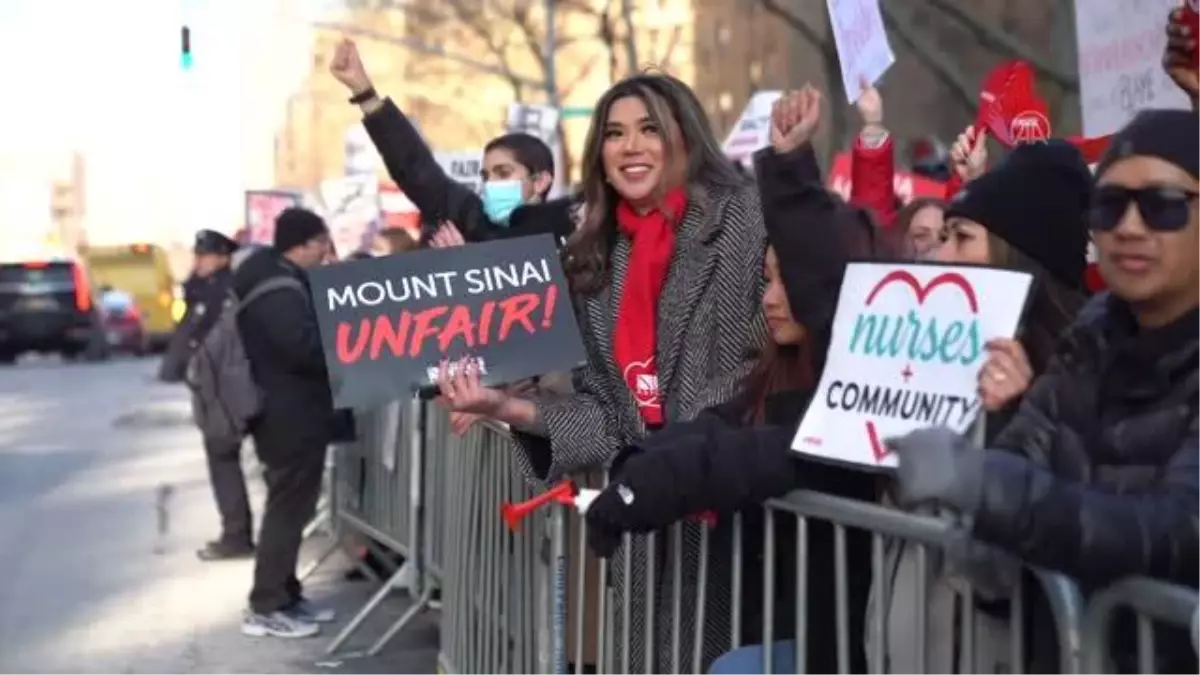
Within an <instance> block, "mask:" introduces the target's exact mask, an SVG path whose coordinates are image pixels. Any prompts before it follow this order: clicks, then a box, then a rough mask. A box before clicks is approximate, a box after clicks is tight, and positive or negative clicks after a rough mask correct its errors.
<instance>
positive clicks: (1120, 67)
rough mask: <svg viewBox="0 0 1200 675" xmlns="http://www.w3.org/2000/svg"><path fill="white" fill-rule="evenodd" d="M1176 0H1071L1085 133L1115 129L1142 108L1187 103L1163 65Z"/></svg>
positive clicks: (1108, 131) (1110, 131)
mask: <svg viewBox="0 0 1200 675" xmlns="http://www.w3.org/2000/svg"><path fill="white" fill-rule="evenodd" d="M1178 6H1179V0H1075V37H1076V40H1077V45H1078V49H1079V103H1080V105H1081V106H1082V108H1083V133H1084V135H1085V136H1104V135H1106V134H1111V133H1113V132H1114V131H1117V130H1118V129H1120V128H1121V127H1123V126H1125V123H1126V122H1128V121H1129V120H1131V119H1133V116H1134V115H1135V114H1137V112H1138V111H1139V110H1142V109H1144V108H1181V109H1187V108H1188V107H1189V104H1188V99H1187V96H1186V95H1185V94H1184V93H1183V92H1182V91H1180V89H1179V87H1177V86H1175V83H1174V82H1172V81H1171V78H1170V77H1169V76H1168V75H1167V73H1166V71H1165V70H1163V67H1162V58H1163V49H1165V48H1166V45H1167V33H1166V30H1167V15H1168V14H1169V13H1170V12H1171V10H1172V9H1174V8H1176V7H1178Z"/></svg>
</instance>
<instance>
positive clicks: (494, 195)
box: [483, 180, 525, 227]
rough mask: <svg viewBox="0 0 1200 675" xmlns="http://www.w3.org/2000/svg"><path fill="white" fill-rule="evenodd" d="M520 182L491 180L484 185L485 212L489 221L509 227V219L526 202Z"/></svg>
mask: <svg viewBox="0 0 1200 675" xmlns="http://www.w3.org/2000/svg"><path fill="white" fill-rule="evenodd" d="M522 187H523V186H522V184H521V181H519V180H491V181H487V182H485V183H484V184H483V212H484V213H486V214H487V217H488V220H490V221H492V222H493V223H495V224H497V225H500V226H502V227H508V219H509V218H510V217H511V216H512V212H513V211H514V210H516V208H517V207H518V206H520V205H521V204H522V203H523V202H524V201H525V199H524V197H523V196H522V195H521V188H522Z"/></svg>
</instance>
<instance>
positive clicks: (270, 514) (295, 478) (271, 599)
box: [250, 428, 326, 614]
mask: <svg viewBox="0 0 1200 675" xmlns="http://www.w3.org/2000/svg"><path fill="white" fill-rule="evenodd" d="M254 444H255V447H256V449H257V451H258V456H259V459H260V460H261V461H262V463H263V465H264V471H263V477H264V478H265V480H266V483H267V505H266V509H265V510H264V512H263V521H262V529H261V530H259V533H258V548H257V549H256V550H255V555H254V588H253V589H252V590H251V591H250V608H251V609H252V610H253V611H255V612H258V613H260V614H269V613H270V612H274V611H278V610H281V609H285V608H287V607H288V606H289V605H291V604H292V603H294V602H296V601H297V600H299V599H300V598H301V588H300V582H299V581H298V580H297V579H296V563H297V559H298V558H299V555H300V542H301V539H302V537H303V533H304V527H305V526H306V525H308V522H309V521H310V520H312V517H313V515H314V514H315V512H316V509H317V500H318V499H319V498H320V496H321V474H322V473H323V472H324V470H325V448H326V440H325V439H323V438H317V439H316V440H315V441H314V440H313V437H309V439H307V440H306V439H303V437H298V436H297V435H296V434H276V433H270V432H269V430H267V429H262V428H257V429H255V431H254Z"/></svg>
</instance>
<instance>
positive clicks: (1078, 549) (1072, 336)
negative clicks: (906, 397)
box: [974, 294, 1200, 672]
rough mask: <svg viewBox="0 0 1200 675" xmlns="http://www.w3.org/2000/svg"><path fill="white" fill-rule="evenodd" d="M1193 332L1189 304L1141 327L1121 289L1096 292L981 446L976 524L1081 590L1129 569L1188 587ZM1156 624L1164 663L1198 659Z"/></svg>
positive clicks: (982, 533) (985, 535) (1192, 533)
mask: <svg viewBox="0 0 1200 675" xmlns="http://www.w3.org/2000/svg"><path fill="white" fill-rule="evenodd" d="M1197 334H1198V328H1197V312H1196V311H1195V310H1193V311H1192V312H1190V313H1189V314H1188V315H1186V316H1184V317H1182V318H1181V319H1179V320H1177V321H1176V322H1174V323H1173V324H1171V325H1169V326H1165V327H1163V328H1159V329H1155V330H1148V331H1139V330H1138V329H1137V327H1136V324H1135V323H1134V321H1133V317H1132V315H1131V314H1130V312H1129V309H1128V307H1127V306H1126V305H1125V304H1124V303H1123V302H1121V301H1120V300H1117V299H1116V298H1114V297H1112V296H1111V295H1108V294H1105V295H1101V296H1098V297H1096V298H1093V299H1092V301H1091V302H1089V303H1088V305H1087V306H1085V307H1084V309H1083V310H1082V311H1081V312H1080V315H1079V317H1078V319H1077V321H1076V323H1075V325H1074V326H1073V327H1072V328H1071V329H1070V330H1069V331H1068V332H1067V334H1066V336H1065V338H1064V341H1063V347H1062V349H1061V350H1060V353H1059V354H1058V356H1057V357H1056V358H1055V359H1054V360H1052V361H1051V363H1050V365H1049V367H1048V368H1047V370H1046V372H1045V373H1043V374H1042V375H1041V376H1040V377H1039V378H1038V379H1037V380H1036V381H1035V382H1034V385H1033V387H1032V388H1031V389H1030V390H1029V392H1028V393H1027V394H1026V395H1025V397H1024V399H1023V400H1022V402H1021V406H1020V408H1019V409H1018V411H1017V413H1016V415H1015V417H1014V418H1013V420H1012V422H1011V423H1010V424H1009V425H1008V426H1007V427H1006V428H1005V429H1004V430H1003V431H1002V432H1001V433H1000V435H999V436H998V437H997V439H996V441H995V443H994V446H995V447H998V448H1001V449H1002V450H1000V451H989V452H988V453H987V456H986V474H985V475H986V480H985V483H984V498H983V502H982V506H981V508H980V509H979V511H978V513H977V514H976V516H975V525H974V532H975V535H976V536H977V537H978V538H980V539H982V540H984V541H988V542H991V543H993V544H998V545H1000V546H1001V547H1003V548H1005V549H1007V550H1010V551H1013V552H1015V553H1017V554H1018V555H1020V556H1021V557H1022V558H1024V559H1025V560H1027V561H1028V562H1030V563H1032V564H1034V565H1041V566H1043V567H1047V568H1050V569H1054V570H1057V571H1060V572H1064V573H1066V574H1068V575H1070V576H1072V577H1075V578H1076V579H1078V580H1079V581H1080V582H1081V583H1082V585H1083V587H1084V591H1085V593H1086V592H1089V591H1090V590H1092V589H1095V588H1097V587H1100V586H1103V585H1106V584H1109V583H1111V582H1113V581H1116V580H1118V579H1120V578H1122V577H1126V576H1150V577H1155V578H1158V579H1163V580H1166V581H1170V582H1174V583H1180V584H1185V585H1188V586H1191V587H1196V586H1197V581H1198V578H1197V577H1198V567H1200V560H1198V557H1200V556H1198V550H1200V536H1198V532H1197V528H1198V525H1197V521H1198V516H1200V507H1198V505H1197V501H1198V500H1200V459H1198V451H1197V445H1198V433H1200V432H1198V424H1197V397H1198V395H1200V389H1198V385H1197V381H1198V378H1197V358H1198V356H1200V354H1198V349H1197V343H1198V339H1197ZM1134 634H1135V631H1134V630H1132V625H1131V624H1130V625H1129V626H1128V630H1126V629H1122V628H1118V629H1117V630H1115V631H1114V635H1123V636H1124V637H1129V636H1132V635H1134ZM1160 634H1161V635H1163V639H1164V641H1165V642H1164V643H1162V644H1160V645H1159V649H1157V650H1156V651H1157V652H1158V653H1159V657H1160V662H1159V666H1160V668H1168V669H1167V670H1161V671H1160V672H1184V671H1183V670H1176V669H1177V668H1184V669H1186V670H1189V671H1190V672H1195V655H1194V653H1193V652H1192V650H1191V647H1190V646H1189V645H1188V644H1187V642H1186V638H1184V637H1183V636H1182V635H1181V634H1176V635H1174V636H1173V637H1172V636H1171V635H1170V634H1169V633H1167V632H1166V631H1160ZM1116 651H1117V652H1118V654H1122V653H1123V654H1126V655H1131V654H1133V653H1134V652H1133V647H1132V645H1131V644H1130V645H1127V646H1124V647H1120V646H1119V647H1118V648H1117V650H1116ZM1180 663H1182V664H1183V665H1179V664H1180ZM1172 664H1174V665H1172Z"/></svg>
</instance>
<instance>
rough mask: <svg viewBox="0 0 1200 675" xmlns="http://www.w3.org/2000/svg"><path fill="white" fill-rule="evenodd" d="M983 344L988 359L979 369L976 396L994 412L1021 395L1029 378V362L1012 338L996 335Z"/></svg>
mask: <svg viewBox="0 0 1200 675" xmlns="http://www.w3.org/2000/svg"><path fill="white" fill-rule="evenodd" d="M985 348H986V349H987V353H988V360H987V362H986V363H984V364H983V367H982V368H980V369H979V398H980V400H981V401H982V402H983V408H984V410H987V411H988V412H996V411H998V410H1003V409H1004V408H1005V407H1006V406H1008V405H1009V404H1011V403H1013V402H1015V401H1016V400H1017V399H1019V398H1021V395H1022V394H1024V393H1025V390H1026V389H1028V388H1029V383H1030V382H1031V381H1033V366H1031V365H1029V357H1028V356H1027V355H1026V354H1025V348H1024V347H1022V346H1021V343H1020V342H1017V341H1016V340H1010V339H1007V338H997V339H995V340H991V341H989V342H988V343H987V344H986V345H985Z"/></svg>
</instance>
